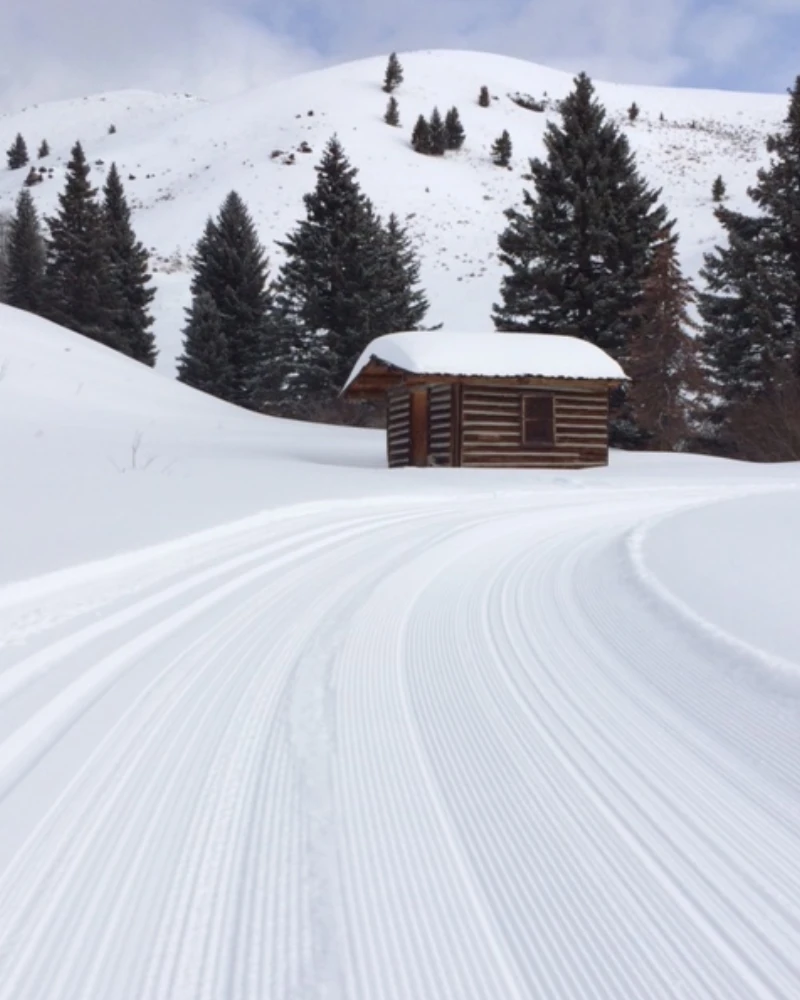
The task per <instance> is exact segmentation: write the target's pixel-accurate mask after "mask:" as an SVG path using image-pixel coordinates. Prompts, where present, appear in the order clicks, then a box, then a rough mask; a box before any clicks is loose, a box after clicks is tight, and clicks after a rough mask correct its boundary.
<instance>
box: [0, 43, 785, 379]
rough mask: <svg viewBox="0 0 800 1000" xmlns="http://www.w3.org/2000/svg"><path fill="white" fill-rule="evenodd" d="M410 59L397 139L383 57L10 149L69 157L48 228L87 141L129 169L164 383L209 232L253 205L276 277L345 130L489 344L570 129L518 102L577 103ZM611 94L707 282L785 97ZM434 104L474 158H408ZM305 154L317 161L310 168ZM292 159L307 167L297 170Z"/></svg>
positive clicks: (76, 125)
mask: <svg viewBox="0 0 800 1000" xmlns="http://www.w3.org/2000/svg"><path fill="white" fill-rule="evenodd" d="M401 59H402V63H403V67H404V70H405V82H404V83H403V84H402V85H401V87H400V88H399V90H398V91H397V93H396V96H397V99H398V101H399V104H400V113H401V127H400V128H397V129H393V128H390V127H389V126H387V125H385V124H384V123H383V121H382V115H383V112H384V109H385V105H386V95H385V94H384V93H382V91H381V88H380V84H381V82H382V79H383V71H384V67H385V59H384V58H382V57H381V58H375V59H367V60H362V61H359V62H354V63H348V64H345V65H341V66H336V67H333V68H330V69H326V70H321V71H317V72H313V73H307V74H304V75H302V76H298V77H294V78H292V79H290V80H284V81H281V82H280V83H276V84H271V85H269V86H266V87H262V88H259V89H256V90H253V91H250V92H248V93H246V94H244V95H240V96H237V97H235V98H231V99H227V100H224V101H216V102H201V101H197V100H194V99H190V98H188V97H185V96H183V97H181V96H177V95H173V96H162V95H148V94H143V93H138V92H136V93H129V92H125V93H120V94H108V95H100V96H96V97H92V98H87V99H84V100H83V101H69V102H57V103H54V104H44V105H40V106H37V107H34V108H30V109H27V110H24V111H22V112H19V113H17V114H13V115H6V116H4V117H2V118H0V148H3V149H4V148H6V147H7V146H8V145H9V144H10V143H11V141H12V139H13V137H14V135H15V134H16V133H17V132H18V131H21V132H22V133H23V134H24V135H25V137H26V139H27V140H28V144H29V147H30V148H31V152H34V151H35V148H36V145H37V144H38V142H39V141H40V139H41V138H47V139H48V141H49V142H50V144H51V147H52V150H53V152H52V155H51V157H50V159H49V160H48V161H44V162H46V163H47V164H48V165H49V166H52V167H54V168H55V169H54V175H53V177H52V178H51V179H50V178H48V179H47V180H46V181H45V182H44V183H42V184H40V185H38V186H37V187H36V188H34V193H35V196H36V198H37V201H38V203H39V205H40V207H41V208H42V209H43V211H45V212H47V211H51V210H52V208H53V206H54V204H55V199H56V196H57V194H58V191H59V190H60V188H61V184H62V180H63V165H64V163H65V162H66V159H67V158H68V154H69V147H70V145H71V143H72V142H73V141H74V140H75V139H77V138H80V139H81V140H82V141H84V142H85V145H86V148H87V152H88V154H89V157H90V159H91V160H92V161H93V162H94V161H102V163H99V162H98V163H96V166H95V173H94V179H95V182H96V183H97V184H100V183H102V180H103V178H104V176H105V170H106V169H107V167H108V165H109V164H110V162H111V161H112V160H116V161H117V163H118V164H119V166H120V170H121V173H122V177H123V180H124V181H125V183H126V186H127V190H128V193H129V195H130V197H131V199H132V203H133V204H134V206H135V208H136V209H137V212H136V226H137V229H138V231H139V233H140V235H141V237H142V239H143V240H144V242H145V243H146V244H147V246H148V247H150V248H151V249H152V250H153V251H154V253H155V255H156V258H157V259H156V266H157V268H158V274H157V279H158V287H159V295H158V299H157V302H156V314H157V326H156V333H157V336H158V340H159V344H160V346H161V351H162V355H161V359H160V362H159V364H160V367H161V368H162V369H163V370H164V371H166V372H171V371H172V370H173V364H172V362H173V359H174V357H175V355H176V354H177V353H178V352H179V350H180V328H181V325H182V322H183V313H182V310H183V307H184V306H185V305H186V304H187V301H188V274H187V261H186V257H187V254H188V253H189V252H190V250H191V247H192V245H193V243H194V241H195V240H196V239H197V238H198V236H199V235H200V232H201V228H202V225H203V222H204V220H205V218H206V216H207V215H208V214H209V213H212V212H215V211H216V210H217V208H218V206H219V203H220V202H221V200H222V198H223V197H224V195H225V194H226V193H227V192H228V191H229V190H230V189H232V188H235V189H237V190H238V191H239V192H240V193H241V194H242V195H243V197H244V198H245V200H246V201H247V202H248V204H249V205H250V207H251V209H252V211H253V214H254V217H255V219H256V222H257V224H258V226H259V230H260V233H261V236H262V238H263V240H264V242H265V243H266V245H267V247H268V249H269V252H270V256H271V258H272V263H273V268H275V267H277V265H278V264H279V262H280V252H279V250H278V249H277V247H276V246H275V241H276V240H279V239H282V238H283V236H284V235H285V234H286V232H287V231H288V230H289V229H290V228H291V227H292V226H293V225H294V223H295V221H296V220H297V218H298V217H299V216H300V215H301V214H302V196H303V194H304V193H305V192H307V191H309V190H310V189H311V188H312V187H313V185H314V181H315V174H314V170H313V167H314V165H315V164H316V163H317V162H318V160H319V156H320V153H321V150H322V147H323V146H324V144H325V142H326V141H327V139H328V138H329V137H330V136H331V135H332V134H333V133H334V132H336V133H337V134H338V135H339V137H340V139H341V140H342V142H343V144H344V147H345V149H346V151H347V153H348V155H349V156H350V158H351V159H352V161H353V163H354V164H355V165H356V166H357V167H358V168H359V170H360V172H361V175H360V179H361V182H362V184H363V187H364V189H365V191H366V193H367V194H368V195H369V196H370V197H372V198H373V200H374V201H375V202H376V204H377V206H378V208H379V210H380V211H381V212H383V213H388V212H389V211H395V212H397V213H398V214H399V215H400V216H401V217H403V218H405V219H406V220H407V221H408V222H409V224H410V226H411V230H412V233H413V234H414V235H415V237H416V239H417V241H418V245H419V247H420V250H421V253H422V258H423V280H424V283H425V286H426V289H427V291H428V293H429V295H430V298H431V302H432V308H431V313H430V319H431V320H432V321H435V322H439V321H442V322H443V323H444V325H445V328H451V329H463V330H480V329H487V328H490V319H489V316H490V310H491V304H492V302H493V301H494V300H495V299H496V297H497V294H498V287H499V280H500V274H501V271H500V269H499V267H498V265H497V261H496V256H495V249H496V239H497V234H498V232H499V231H500V230H501V229H502V227H503V225H504V218H503V211H504V209H505V208H507V207H509V206H510V205H513V204H518V203H519V202H520V200H521V191H522V189H523V187H524V186H525V181H524V179H523V177H522V175H523V174H524V173H525V172H526V170H527V158H528V157H530V156H535V155H539V154H540V153H541V150H542V145H541V139H542V134H543V131H544V127H545V123H546V121H547V119H548V117H549V116H551V115H553V114H555V112H554V111H553V110H550V111H548V112H547V113H544V114H540V113H536V112H532V111H528V110H525V109H523V108H521V107H519V106H518V105H517V104H515V103H514V102H513V101H511V100H510V98H509V96H508V95H509V94H513V93H516V92H522V93H526V94H530V95H532V96H534V97H536V98H542V97H543V96H544V94H545V93H546V94H547V95H548V97H549V98H550V99H551V100H557V99H558V98H561V97H563V96H564V95H565V94H566V93H567V92H568V91H569V89H570V88H571V85H572V81H571V77H570V76H569V75H568V74H565V73H562V72H559V71H556V70H550V69H547V68H545V67H541V66H537V65H534V64H532V63H527V62H523V61H521V60H517V59H511V58H508V57H505V56H496V55H488V54H485V53H476V52H440V51H437V52H416V53H409V54H403V55H402V57H401ZM483 84H486V85H487V86H488V87H489V89H490V91H491V93H492V94H493V96H494V97H495V98H496V99H495V100H493V101H492V104H491V107H490V108H488V109H483V108H480V107H479V106H478V104H477V95H478V91H479V89H480V87H481V85H483ZM597 89H598V94H599V96H600V98H601V99H602V101H603V102H604V103H605V105H606V107H607V108H608V111H609V113H610V115H611V116H612V117H613V118H614V119H615V120H616V121H618V122H619V123H620V124H621V125H622V127H623V128H624V129H625V131H626V133H627V134H628V136H629V137H630V140H631V144H632V146H633V148H634V150H635V152H636V154H637V156H638V158H639V163H640V165H641V168H642V170H643V172H644V174H645V175H646V176H647V178H648V179H649V180H650V181H651V182H652V183H653V184H655V185H657V186H660V187H663V191H664V198H665V200H666V201H667V203H668V205H669V208H670V210H671V211H672V212H673V213H674V214H675V215H677V216H678V219H679V227H680V232H681V237H682V239H681V253H682V256H683V260H684V263H685V266H686V268H687V271H688V273H689V274H695V273H696V271H697V268H698V267H699V265H700V263H701V260H702V253H703V251H704V250H706V249H708V248H709V246H710V245H711V244H712V243H713V241H714V238H715V236H716V234H717V232H718V227H717V224H716V222H715V220H714V218H713V204H712V201H711V197H710V191H711V184H712V181H713V179H714V178H715V177H716V176H717V174H719V173H722V174H723V176H724V178H725V181H726V183H727V185H728V192H729V198H730V204H732V205H744V204H745V202H746V195H745V191H746V187H747V185H748V184H749V183H751V182H752V180H753V178H754V175H755V171H756V169H757V167H758V166H759V165H760V164H761V163H763V162H765V160H766V152H765V148H764V140H765V137H766V135H767V134H768V132H770V131H774V130H775V129H776V128H777V127H778V126H779V124H780V122H781V119H782V117H783V115H784V112H785V106H786V101H785V98H784V97H783V96H782V95H759V94H737V93H728V92H713V91H698V90H675V89H668V88H659V87H644V86H634V85H616V84H608V83H598V84H597ZM633 101H635V102H636V103H637V104H638V106H639V108H640V109H641V114H640V117H639V119H638V120H637V122H636V123H635V124H630V123H629V122H628V120H627V114H626V109H627V108H628V107H629V106H630V104H631V102H633ZM434 104H436V105H438V106H439V107H440V109H441V110H442V111H443V112H444V111H445V110H446V109H447V108H448V107H450V106H451V105H456V106H457V107H458V108H459V110H460V112H461V117H462V120H463V122H464V126H465V128H466V133H467V140H466V143H465V146H464V148H463V149H462V150H461V151H460V152H459V153H457V154H453V153H451V154H448V155H447V157H445V158H444V159H434V158H428V157H422V156H419V155H417V154H415V153H414V152H413V151H412V150H411V148H410V146H409V142H408V138H409V135H410V131H411V128H412V126H413V124H414V121H415V120H416V117H417V116H418V115H419V114H426V115H427V114H429V113H430V111H431V110H432V108H433V106H434ZM662 114H663V116H664V120H663V121H661V120H660V115H662ZM111 122H113V123H114V124H115V125H116V126H117V132H116V133H115V134H113V135H109V134H108V125H109V124H110V123H111ZM504 128H507V129H508V130H509V132H510V133H511V137H512V140H513V142H514V160H513V164H512V169H511V170H509V171H507V170H502V169H500V168H498V167H495V166H493V165H492V163H491V161H490V158H489V147H490V146H491V143H492V142H493V140H494V139H495V138H496V137H497V136H498V135H499V134H500V132H501V131H502V130H503V129H504ZM303 142H306V143H308V145H309V146H310V148H311V153H302V152H299V147H300V145H301V143H303ZM276 153H277V154H279V155H273V154H276ZM289 154H294V162H293V163H287V162H286V161H287V158H288V156H289ZM26 172H27V171H26V170H21V171H16V172H10V171H7V170H4V171H0V209H3V208H6V209H7V208H9V207H10V206H11V205H12V203H13V199H14V197H15V196H16V193H17V191H18V190H19V187H20V185H21V183H22V181H23V179H24V176H25V173H26Z"/></svg>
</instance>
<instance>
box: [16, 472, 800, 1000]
mask: <svg viewBox="0 0 800 1000" xmlns="http://www.w3.org/2000/svg"><path fill="white" fill-rule="evenodd" d="M733 492H734V491H733V490H732V489H731V490H728V492H727V493H726V492H725V491H724V490H723V489H716V490H712V489H711V488H708V489H705V490H703V489H700V488H675V489H674V490H669V489H662V490H660V491H658V492H657V493H655V492H653V491H652V490H646V489H642V490H637V489H625V490H615V489H612V488H609V489H605V490H594V489H592V490H580V489H576V490H574V491H572V492H570V491H569V490H568V489H564V488H561V489H559V490H558V491H555V490H554V491H552V492H548V491H547V490H542V491H540V492H538V493H535V494H531V495H526V496H514V495H509V496H504V497H502V496H501V497H489V496H487V497H483V498H472V499H464V500H453V499H450V500H448V499H440V500H437V501H431V500H421V499H420V500H390V499H387V500H382V501H375V502H374V503H369V502H364V503H360V504H346V503H340V504H338V505H329V507H328V508H327V509H326V508H325V507H324V506H323V505H319V506H318V507H317V508H314V507H310V508H308V509H306V510H299V511H297V512H296V513H295V514H294V515H288V516H285V517H277V518H268V517H267V518H263V519H261V520H259V519H256V520H254V521H253V522H251V523H246V524H242V525H241V526H239V527H235V528H233V527H232V528H230V529H228V530H226V531H222V532H219V533H209V534H208V535H206V536H205V537H202V538H198V539H196V540H194V541H192V542H189V543H186V544H183V545H176V546H166V547H162V548H161V549H158V550H153V552H151V553H149V554H148V553H145V554H142V555H140V556H136V557H131V558H130V559H124V558H123V559H117V560H112V561H110V562H109V563H107V564H104V565H103V564H101V565H98V566H94V567H87V568H84V569H82V570H76V571H74V572H72V573H67V574H62V575H61V576H59V577H55V578H53V579H48V578H43V579H41V580H38V581H33V582H31V583H30V584H27V585H20V586H16V587H11V588H7V589H6V590H5V591H0V641H2V643H3V645H2V646H0V668H1V669H0V739H2V742H0V1000H266V998H270V1000H272V998H274V1000H290V998H292V1000H301V998H302V1000H307V998H309V1000H310V998H315V1000H316V998H319V1000H322V998H325V1000H434V998H436V1000H439V998H442V1000H445V998H447V1000H473V998H475V1000H477V998H486V1000H500V998H502V1000H523V998H524V1000H534V998H543V1000H551V998H570V1000H572V998H586V1000H588V998H608V1000H656V998H662V997H663V998H684V1000H686V998H690V1000H707V998H719V1000H738V998H741V1000H759V998H772V1000H774V998H784V1000H796V998H797V997H798V996H800V729H799V728H798V710H797V701H796V700H793V699H790V700H788V701H787V699H786V697H785V692H784V691H782V690H781V686H782V684H784V683H785V682H786V679H785V678H784V679H783V680H781V678H780V676H779V673H780V672H779V671H778V670H777V668H776V670H774V671H773V672H772V673H770V670H769V669H768V666H767V665H765V663H762V662H760V661H759V657H758V652H757V651H748V650H737V649H736V648H735V646H734V645H733V644H731V643H726V642H725V641H724V637H722V638H721V637H720V636H719V635H717V634H715V633H714V632H713V631H712V630H710V629H703V628H702V627H700V624H699V623H698V622H695V621H692V620H691V618H689V617H686V618H683V617H682V616H681V613H680V610H679V608H678V607H677V606H675V605H673V604H672V603H670V602H669V601H667V600H665V599H664V597H663V595H662V594H661V593H660V592H659V589H658V587H657V586H654V585H651V584H650V583H649V582H648V579H647V576H646V573H645V571H644V569H643V566H642V564H641V558H640V550H639V548H638V547H637V545H638V542H640V541H641V538H640V536H641V532H642V530H643V528H642V525H643V524H646V522H647V521H648V519H651V518H658V517H664V516H669V514H670V513H672V512H677V511H681V510H685V509H687V508H689V507H691V506H693V505H699V504H707V503H714V502H723V501H724V499H725V497H726V496H729V495H732V493H733ZM637 540H638V541H637Z"/></svg>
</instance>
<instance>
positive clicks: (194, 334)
mask: <svg viewBox="0 0 800 1000" xmlns="http://www.w3.org/2000/svg"><path fill="white" fill-rule="evenodd" d="M178 381H179V382H185V383H186V385H190V386H192V388H194V389H200V390H201V391H202V392H207V393H209V395H211V396H217V397H218V398H219V399H225V400H232V399H233V397H234V395H235V392H234V386H233V372H232V369H231V362H230V356H229V354H228V342H227V339H226V337H225V334H224V333H223V332H222V317H221V316H220V313H219V309H217V306H216V304H215V302H214V299H213V298H212V297H211V295H210V293H209V292H206V291H201V292H198V294H197V295H195V296H194V297H193V298H192V304H191V307H190V308H189V309H187V310H186V325H185V326H184V328H183V353H182V354H181V356H180V357H179V358H178Z"/></svg>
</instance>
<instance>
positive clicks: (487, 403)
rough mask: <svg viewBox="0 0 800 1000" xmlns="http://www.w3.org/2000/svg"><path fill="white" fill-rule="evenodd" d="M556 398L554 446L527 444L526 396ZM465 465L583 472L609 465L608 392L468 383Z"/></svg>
mask: <svg viewBox="0 0 800 1000" xmlns="http://www.w3.org/2000/svg"><path fill="white" fill-rule="evenodd" d="M526 395H547V396H553V397H554V399H555V444H554V445H552V446H530V447H529V446H526V445H524V444H523V441H522V397H523V396H526ZM461 464H462V465H465V466H481V465H483V466H507V467H509V468H515V467H517V468H567V469H581V468H586V467H588V466H593V465H607V464H608V391H607V390H605V389H597V388H594V387H592V388H587V389H582V388H580V386H576V385H575V383H571V384H570V387H569V388H564V389H561V388H557V389H549V388H548V389H533V388H531V389H528V388H524V389H518V388H502V387H492V386H475V385H468V384H466V385H464V386H463V388H462V408H461Z"/></svg>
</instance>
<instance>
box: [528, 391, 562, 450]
mask: <svg viewBox="0 0 800 1000" xmlns="http://www.w3.org/2000/svg"><path fill="white" fill-rule="evenodd" d="M529 400H530V401H536V402H537V403H539V404H546V405H548V406H549V424H550V435H549V437H548V438H528V436H527V427H528V423H529V422H530V421H532V420H534V419H540V420H541V419H544V418H543V417H529V416H528V415H527V407H528V401H529ZM520 437H521V441H522V447H523V448H526V449H536V448H555V447H556V399H555V396H554V395H553V394H552V393H550V394H548V395H544V394H539V393H536V394H534V393H523V394H522V396H521V398H520Z"/></svg>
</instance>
